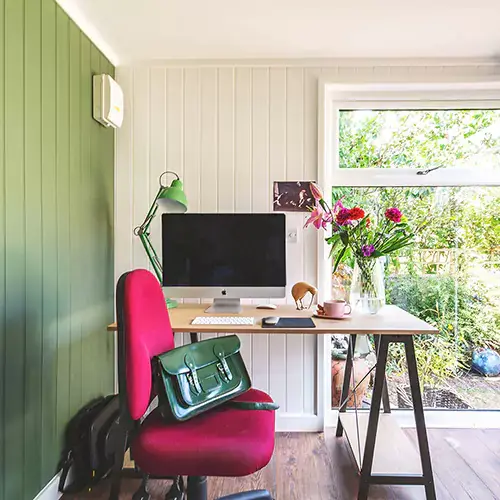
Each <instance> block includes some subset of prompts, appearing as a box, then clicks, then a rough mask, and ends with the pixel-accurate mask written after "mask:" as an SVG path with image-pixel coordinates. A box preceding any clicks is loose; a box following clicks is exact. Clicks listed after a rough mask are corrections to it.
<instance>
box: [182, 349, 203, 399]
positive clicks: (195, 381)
mask: <svg viewBox="0 0 500 500" xmlns="http://www.w3.org/2000/svg"><path fill="white" fill-rule="evenodd" d="M184 361H185V363H186V366H187V367H188V368H189V373H187V374H186V378H187V380H188V382H189V384H190V385H191V388H192V389H194V392H195V394H201V392H202V388H201V384H200V380H199V378H198V374H197V373H196V365H195V364H194V361H193V360H192V358H191V356H189V354H186V357H185V358H184Z"/></svg>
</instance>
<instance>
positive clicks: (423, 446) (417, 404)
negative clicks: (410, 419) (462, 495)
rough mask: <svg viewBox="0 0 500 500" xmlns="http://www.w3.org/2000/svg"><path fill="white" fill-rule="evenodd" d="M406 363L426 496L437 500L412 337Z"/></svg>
mask: <svg viewBox="0 0 500 500" xmlns="http://www.w3.org/2000/svg"><path fill="white" fill-rule="evenodd" d="M405 352H406V362H407V364H408V378H409V379H410V387H411V396H412V400H413V413H414V415H415V424H416V427H417V437H418V447H419V449H420V460H421V462H422V472H423V475H424V478H425V494H426V498H427V500H436V490H435V487H434V476H433V475H432V465H431V456H430V452H429V442H428V440H427V431H426V429H425V417H424V406H423V404H422V395H421V393H420V384H419V382H418V371H417V360H416V358H415V347H414V343H413V337H412V336H411V335H409V336H408V338H407V339H405Z"/></svg>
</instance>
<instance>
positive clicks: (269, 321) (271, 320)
mask: <svg viewBox="0 0 500 500" xmlns="http://www.w3.org/2000/svg"><path fill="white" fill-rule="evenodd" d="M279 320H280V319H279V318H278V316H269V317H268V318H264V322H265V323H266V325H275V324H276V323H278V321H279Z"/></svg>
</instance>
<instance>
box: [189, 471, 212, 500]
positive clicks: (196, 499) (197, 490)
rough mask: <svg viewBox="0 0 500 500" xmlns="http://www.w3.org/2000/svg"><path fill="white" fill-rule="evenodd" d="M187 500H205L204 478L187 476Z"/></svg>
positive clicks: (205, 479) (205, 483)
mask: <svg viewBox="0 0 500 500" xmlns="http://www.w3.org/2000/svg"><path fill="white" fill-rule="evenodd" d="M187 497H188V500H207V497H208V492H207V478H206V476H189V477H188V481H187Z"/></svg>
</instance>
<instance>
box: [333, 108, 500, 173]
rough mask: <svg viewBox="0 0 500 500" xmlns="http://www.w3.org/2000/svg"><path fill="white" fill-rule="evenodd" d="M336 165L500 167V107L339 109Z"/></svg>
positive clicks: (370, 166)
mask: <svg viewBox="0 0 500 500" xmlns="http://www.w3.org/2000/svg"><path fill="white" fill-rule="evenodd" d="M339 120H340V131H339V133H340V135H339V137H340V143H339V156H340V163H339V164H340V168H432V167H435V166H444V167H467V168H499V167H500V110H385V111H371V110H354V111H340V116H339Z"/></svg>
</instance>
